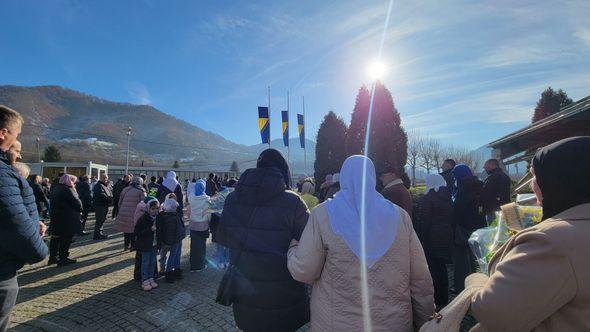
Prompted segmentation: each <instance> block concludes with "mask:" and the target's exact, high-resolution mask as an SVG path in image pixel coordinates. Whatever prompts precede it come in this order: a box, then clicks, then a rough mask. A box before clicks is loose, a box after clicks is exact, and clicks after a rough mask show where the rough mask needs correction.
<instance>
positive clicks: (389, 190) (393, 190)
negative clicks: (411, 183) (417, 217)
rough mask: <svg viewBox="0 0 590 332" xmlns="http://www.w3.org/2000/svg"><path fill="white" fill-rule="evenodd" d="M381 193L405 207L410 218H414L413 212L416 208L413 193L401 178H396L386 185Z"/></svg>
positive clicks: (394, 202)
mask: <svg viewBox="0 0 590 332" xmlns="http://www.w3.org/2000/svg"><path fill="white" fill-rule="evenodd" d="M381 194H382V195H383V197H385V198H386V199H387V200H389V201H390V202H392V203H393V204H395V205H397V206H399V207H401V208H402V209H404V210H405V211H406V212H407V213H408V215H409V216H410V218H412V212H413V208H414V204H413V203H412V194H410V191H409V190H408V188H406V187H405V186H404V183H403V182H402V180H401V179H400V180H394V181H393V182H392V183H390V184H388V185H387V186H385V188H383V191H382V192H381Z"/></svg>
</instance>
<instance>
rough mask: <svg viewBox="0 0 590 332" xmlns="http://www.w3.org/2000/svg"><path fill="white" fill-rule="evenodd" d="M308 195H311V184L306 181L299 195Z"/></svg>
mask: <svg viewBox="0 0 590 332" xmlns="http://www.w3.org/2000/svg"><path fill="white" fill-rule="evenodd" d="M305 194H310V195H313V183H311V182H309V181H307V182H305V183H303V186H301V195H305Z"/></svg>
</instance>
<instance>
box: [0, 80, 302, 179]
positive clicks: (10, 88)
mask: <svg viewBox="0 0 590 332" xmlns="http://www.w3.org/2000/svg"><path fill="white" fill-rule="evenodd" d="M0 104H5V105H6V106H8V107H11V108H14V109H15V110H17V111H19V113H21V115H22V116H23V117H24V118H25V126H23V133H22V134H21V136H20V139H21V141H22V142H23V146H24V147H25V154H24V157H25V160H28V161H36V160H35V159H37V158H36V156H37V154H38V153H32V152H30V150H36V141H35V139H36V137H43V139H42V143H41V145H43V146H42V148H44V147H46V146H47V145H50V144H52V145H57V146H58V147H59V148H60V150H62V154H63V155H64V160H71V161H82V160H85V159H88V158H92V159H93V161H94V162H103V163H109V164H122V163H124V155H125V152H126V139H127V137H126V131H127V127H128V126H131V127H132V134H131V153H130V163H131V164H132V165H137V164H140V163H143V162H145V164H146V165H149V164H152V165H161V164H166V163H169V164H170V165H172V163H173V161H174V160H181V159H182V160H183V163H185V164H186V165H187V166H194V167H201V168H203V167H205V168H209V169H212V170H226V169H229V166H230V164H231V162H232V161H233V160H236V161H238V162H239V163H240V161H242V160H243V161H245V162H249V161H251V160H252V159H254V160H255V158H256V157H257V155H256V154H257V153H259V151H258V149H257V148H256V147H258V146H259V145H254V146H247V145H242V144H238V143H235V142H232V141H230V140H228V139H225V138H224V137H222V136H221V135H219V134H216V133H214V132H211V131H207V130H204V129H202V128H200V127H198V126H196V125H193V124H190V123H188V122H187V121H185V120H181V119H178V118H176V117H174V116H173V115H170V114H167V113H164V112H162V111H160V110H158V109H157V108H155V107H153V106H151V105H135V104H132V103H128V102H116V101H110V100H107V99H104V98H100V97H97V96H93V95H90V94H86V93H83V92H80V91H77V90H73V89H69V88H63V87H60V86H57V85H43V86H31V87H25V86H17V85H0ZM93 142H103V144H102V145H101V146H100V147H97V146H94V145H93ZM111 144H112V145H111ZM308 144H309V143H308ZM107 146H108V147H107ZM31 147H34V149H31ZM308 157H309V154H308ZM84 158H85V159H84ZM310 159H311V158H310ZM241 168H243V167H241Z"/></svg>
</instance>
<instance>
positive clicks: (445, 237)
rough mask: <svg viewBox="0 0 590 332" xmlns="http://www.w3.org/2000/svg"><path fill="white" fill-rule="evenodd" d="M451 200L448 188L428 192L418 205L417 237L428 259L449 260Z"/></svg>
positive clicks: (451, 245) (451, 242) (451, 230)
mask: <svg viewBox="0 0 590 332" xmlns="http://www.w3.org/2000/svg"><path fill="white" fill-rule="evenodd" d="M453 213H454V212H453V200H452V199H451V191H450V190H449V189H448V188H445V187H440V188H439V189H438V191H434V190H430V191H429V192H428V193H426V194H425V195H424V196H422V197H421V198H420V201H419V203H418V222H417V224H418V229H419V232H418V236H419V238H420V241H421V242H422V247H423V248H424V252H425V253H426V256H428V257H440V258H450V257H451V249H452V248H453Z"/></svg>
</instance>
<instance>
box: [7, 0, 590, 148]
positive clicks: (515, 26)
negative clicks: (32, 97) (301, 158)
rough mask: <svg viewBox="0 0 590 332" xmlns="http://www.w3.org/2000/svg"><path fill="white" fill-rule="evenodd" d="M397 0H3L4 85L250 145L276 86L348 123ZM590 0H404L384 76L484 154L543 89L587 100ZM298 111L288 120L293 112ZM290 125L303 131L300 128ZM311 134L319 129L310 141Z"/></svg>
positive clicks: (316, 112)
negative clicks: (64, 94) (148, 108)
mask: <svg viewBox="0 0 590 332" xmlns="http://www.w3.org/2000/svg"><path fill="white" fill-rule="evenodd" d="M387 6H388V2H387V1H332V2H330V1H323V2H320V1H264V2H258V1H240V2H237V1H236V2H230V1H207V2H205V1H200V2H197V1H155V0H153V1H152V0H144V1H59V0H55V1H12V0H10V1H2V2H0V45H2V50H1V51H0V84H17V85H61V86H64V87H68V88H72V89H76V90H80V91H82V92H85V93H89V94H93V95H96V96H99V97H102V98H105V99H110V100H114V101H128V102H132V103H141V104H151V105H153V106H155V107H157V108H158V109H160V110H161V111H163V112H166V113H169V114H172V115H175V116H177V117H178V118H181V119H183V120H186V121H188V122H190V123H193V124H195V125H197V126H200V127H202V128H204V129H207V130H210V131H214V132H217V133H219V134H221V135H223V136H224V137H226V138H228V139H230V140H232V141H235V142H238V143H243V144H256V143H258V141H259V139H260V136H259V134H258V132H257V119H256V106H258V105H265V104H266V101H267V95H266V92H267V86H268V85H270V86H271V89H272V101H271V103H272V104H271V106H272V107H271V108H272V110H273V119H272V131H273V132H272V136H273V138H279V137H280V123H279V122H280V115H279V113H278V111H279V110H280V109H284V108H285V107H286V91H287V90H290V93H291V109H292V110H293V111H300V110H301V96H303V95H305V100H306V110H307V117H308V129H307V131H308V133H309V134H311V135H314V134H315V132H316V131H317V128H318V127H319V123H320V121H321V119H322V118H323V116H324V115H325V113H326V112H328V110H330V109H332V110H334V111H335V112H336V113H337V114H339V115H341V116H342V117H343V118H344V119H345V120H346V121H347V122H348V121H349V119H350V112H351V111H352V108H353V106H354V100H355V96H356V93H357V91H358V88H359V87H360V86H361V85H362V84H364V83H365V84H366V83H369V77H368V75H367V66H368V64H369V63H370V62H371V61H372V60H373V59H374V58H376V56H377V51H378V49H379V44H380V39H381V33H382V31H383V23H384V20H385V16H386V11H387ZM589 13H590V1H587V0H572V1H503V0H500V1H498V0H496V1H403V2H402V1H394V3H393V10H392V13H391V21H390V25H389V28H388V29H387V31H386V35H385V45H384V49H383V60H384V62H385V63H386V64H387V65H388V67H389V72H388V75H387V76H386V77H385V78H384V79H383V81H384V83H385V84H386V86H387V87H388V88H389V89H390V90H391V92H392V94H393V97H394V101H395V103H396V106H397V108H398V110H399V111H400V114H401V116H402V124H403V125H404V126H405V127H406V128H407V129H409V130H418V131H420V133H421V134H423V135H431V136H434V137H437V138H439V139H441V140H442V141H443V142H445V143H448V144H455V145H459V146H465V147H469V148H476V147H479V146H481V145H483V144H485V143H488V142H490V141H492V140H493V139H495V138H498V137H500V136H502V135H504V134H507V133H509V132H511V131H513V130H515V129H518V128H520V127H523V126H525V125H527V123H528V122H529V120H530V117H531V115H532V110H533V108H534V105H535V102H536V101H537V99H538V98H539V95H540V93H541V91H542V90H543V89H544V88H546V87H547V86H549V85H551V86H552V87H554V88H563V89H564V90H565V91H566V92H567V93H568V94H569V95H570V96H571V97H572V98H573V99H574V100H577V99H580V98H582V97H584V96H586V95H589V94H590V56H589V55H590V20H588V19H587V16H588V14H589ZM294 113H295V112H293V114H292V116H291V121H292V122H294V121H295V114H294ZM291 135H292V136H294V135H296V131H295V130H294V129H292V130H291ZM312 138H313V137H312Z"/></svg>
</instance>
